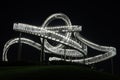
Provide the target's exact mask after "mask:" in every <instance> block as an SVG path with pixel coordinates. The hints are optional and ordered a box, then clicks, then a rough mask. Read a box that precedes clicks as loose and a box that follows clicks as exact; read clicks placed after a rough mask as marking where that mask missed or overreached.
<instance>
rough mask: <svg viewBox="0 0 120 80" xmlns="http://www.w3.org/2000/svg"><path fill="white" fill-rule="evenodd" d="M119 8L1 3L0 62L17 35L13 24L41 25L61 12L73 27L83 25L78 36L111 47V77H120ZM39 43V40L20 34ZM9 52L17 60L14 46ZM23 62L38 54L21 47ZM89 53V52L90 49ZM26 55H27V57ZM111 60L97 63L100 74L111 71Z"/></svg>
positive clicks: (71, 3)
mask: <svg viewBox="0 0 120 80" xmlns="http://www.w3.org/2000/svg"><path fill="white" fill-rule="evenodd" d="M118 10H119V9H118V6H117V3H116V4H115V3H114V2H113V1H108V2H97V1H96V2H89V1H77V0H76V1H40V2H22V1H21V2H19V1H18V2H3V3H1V6H0V60H1V57H2V49H3V46H4V44H5V43H6V42H7V41H8V40H9V39H11V38H15V37H18V36H19V33H18V32H16V31H14V30H13V29H12V28H13V23H14V22H22V23H27V24H32V25H37V26H40V25H41V24H42V23H43V22H44V20H45V19H46V18H47V17H48V16H49V15H51V14H54V13H59V12H60V13H64V14H66V15H67V16H68V17H69V18H70V19H71V22H72V24H74V25H82V32H81V34H82V35H83V36H84V37H85V38H87V39H88V40H90V41H92V42H95V43H98V44H100V45H106V46H114V47H116V48H117V55H116V56H115V57H114V58H113V61H114V74H117V75H119V74H120V68H119V67H120V54H119V51H120V49H119V40H120V37H119V19H118V13H117V12H118ZM23 36H25V37H28V38H30V39H32V40H35V41H37V42H39V37H35V36H31V35H29V36H28V35H27V34H23ZM12 47H14V49H12V48H11V49H10V51H9V53H10V54H11V55H10V57H9V58H10V59H11V60H14V59H16V55H17V45H15V46H12ZM22 52H23V53H22V56H23V59H28V60H32V59H33V60H39V57H37V56H39V54H36V53H39V51H37V50H36V49H33V48H31V47H29V46H27V45H24V46H23V50H22ZM90 53H92V51H91V50H90ZM28 54H29V56H27V55H28ZM110 64H111V63H110V60H107V61H104V62H101V63H98V64H96V67H99V69H100V70H101V71H108V72H111V65H110Z"/></svg>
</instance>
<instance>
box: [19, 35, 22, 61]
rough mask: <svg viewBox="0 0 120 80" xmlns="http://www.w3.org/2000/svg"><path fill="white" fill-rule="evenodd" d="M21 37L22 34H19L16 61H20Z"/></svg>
mask: <svg viewBox="0 0 120 80" xmlns="http://www.w3.org/2000/svg"><path fill="white" fill-rule="evenodd" d="M21 36H22V33H20V34H19V42H18V61H21V52H22V43H21Z"/></svg>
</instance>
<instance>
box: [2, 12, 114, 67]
mask: <svg viewBox="0 0 120 80" xmlns="http://www.w3.org/2000/svg"><path fill="white" fill-rule="evenodd" d="M55 19H62V20H63V21H64V22H65V23H66V25H65V26H49V27H48V25H49V23H50V22H51V21H53V20H55ZM13 30H15V31H19V32H24V33H28V34H32V35H35V36H39V37H40V41H41V42H42V41H43V39H44V54H46V53H47V54H51V53H52V54H56V55H62V56H65V58H61V57H49V61H52V60H65V61H68V62H69V61H71V62H75V63H84V64H86V65H89V64H93V63H98V62H101V61H104V60H107V59H110V58H112V57H113V56H115V55H116V48H114V47H111V46H101V45H98V44H95V43H93V42H91V41H89V40H87V39H85V38H83V37H82V36H81V35H80V31H81V30H82V26H79V25H72V23H71V21H70V19H69V18H68V17H67V16H66V15H65V14H62V13H56V14H53V15H51V16H49V17H48V18H47V19H46V20H45V22H44V23H43V24H42V26H33V25H29V24H24V23H14V25H13ZM61 33H64V34H61ZM72 35H73V36H72ZM19 40H20V43H22V44H27V45H29V46H32V47H34V48H36V49H38V50H40V51H41V50H42V49H41V48H42V45H41V44H40V43H37V42H35V41H33V40H30V39H27V38H24V37H21V38H20V39H19V37H18V38H14V39H11V40H9V41H8V42H6V44H5V45H4V49H3V55H2V60H3V61H8V58H7V53H8V50H9V48H10V46H11V45H13V44H16V43H19ZM48 40H53V41H55V42H58V43H59V44H58V45H56V46H53V45H52V44H50V43H49V42H48ZM65 46H69V47H70V48H67V47H65ZM88 47H90V48H92V49H95V50H98V51H101V52H105V53H104V54H103V53H101V54H98V55H95V56H93V57H89V56H87V55H88V54H89V53H88V49H87V48H88ZM41 56H42V55H41ZM66 57H70V58H66ZM72 57H74V59H73V58H72Z"/></svg>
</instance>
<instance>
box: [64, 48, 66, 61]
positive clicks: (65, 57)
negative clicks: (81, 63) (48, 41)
mask: <svg viewBox="0 0 120 80" xmlns="http://www.w3.org/2000/svg"><path fill="white" fill-rule="evenodd" d="M64 61H66V49H64Z"/></svg>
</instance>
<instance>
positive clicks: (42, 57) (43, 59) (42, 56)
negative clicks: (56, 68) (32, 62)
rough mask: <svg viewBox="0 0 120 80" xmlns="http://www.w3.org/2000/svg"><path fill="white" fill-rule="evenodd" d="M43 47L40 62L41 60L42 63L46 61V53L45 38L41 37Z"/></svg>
mask: <svg viewBox="0 0 120 80" xmlns="http://www.w3.org/2000/svg"><path fill="white" fill-rule="evenodd" d="M41 45H42V46H41V47H42V49H41V55H40V62H41V64H43V63H44V61H45V54H44V38H41Z"/></svg>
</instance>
